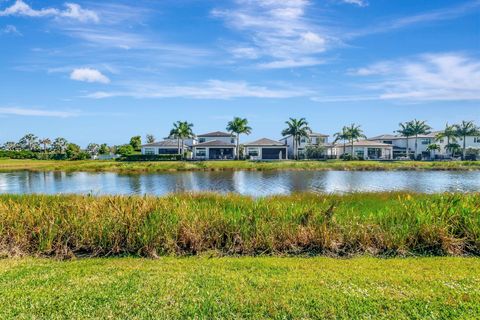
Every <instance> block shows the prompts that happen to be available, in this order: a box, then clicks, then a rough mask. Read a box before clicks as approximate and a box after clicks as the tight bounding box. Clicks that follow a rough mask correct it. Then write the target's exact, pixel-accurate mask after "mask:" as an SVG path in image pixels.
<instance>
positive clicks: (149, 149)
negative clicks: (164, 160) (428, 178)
mask: <svg viewBox="0 0 480 320" xmlns="http://www.w3.org/2000/svg"><path fill="white" fill-rule="evenodd" d="M180 143H181V142H180ZM180 147H181V146H180ZM178 148H179V144H178V141H177V140H176V139H175V140H174V139H165V140H163V141H159V142H154V143H147V144H144V145H142V154H145V155H160V154H178ZM183 150H184V151H186V150H190V148H189V146H188V145H187V144H185V143H184V145H183Z"/></svg>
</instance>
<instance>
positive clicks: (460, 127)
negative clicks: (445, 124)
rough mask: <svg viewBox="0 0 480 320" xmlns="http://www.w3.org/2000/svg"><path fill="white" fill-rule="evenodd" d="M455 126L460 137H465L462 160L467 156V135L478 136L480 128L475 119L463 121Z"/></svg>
mask: <svg viewBox="0 0 480 320" xmlns="http://www.w3.org/2000/svg"><path fill="white" fill-rule="evenodd" d="M455 128H456V129H457V134H458V136H459V137H462V138H463V148H462V149H463V151H462V160H465V156H466V150H467V145H466V140H467V136H476V135H480V129H479V128H478V127H477V126H476V125H475V124H474V123H473V121H465V120H464V121H462V123H460V124H456V125H455Z"/></svg>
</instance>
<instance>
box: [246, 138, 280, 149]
mask: <svg viewBox="0 0 480 320" xmlns="http://www.w3.org/2000/svg"><path fill="white" fill-rule="evenodd" d="M245 146H281V147H286V145H285V144H284V143H282V142H280V141H276V140H272V139H268V138H262V139H258V140H256V141H252V142H249V143H245Z"/></svg>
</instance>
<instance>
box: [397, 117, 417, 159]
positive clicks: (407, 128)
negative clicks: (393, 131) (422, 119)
mask: <svg viewBox="0 0 480 320" xmlns="http://www.w3.org/2000/svg"><path fill="white" fill-rule="evenodd" d="M398 125H399V126H400V130H397V132H398V133H400V135H401V136H402V137H405V139H406V141H407V148H406V151H405V154H406V156H407V158H408V159H410V149H409V148H408V145H409V143H408V142H409V140H410V137H411V136H412V135H413V132H412V122H411V121H410V122H403V123H399V124H398Z"/></svg>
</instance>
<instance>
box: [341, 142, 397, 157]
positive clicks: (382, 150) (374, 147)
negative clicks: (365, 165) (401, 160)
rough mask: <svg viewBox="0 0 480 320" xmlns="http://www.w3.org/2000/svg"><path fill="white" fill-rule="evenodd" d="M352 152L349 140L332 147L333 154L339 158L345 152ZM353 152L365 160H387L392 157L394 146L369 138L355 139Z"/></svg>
mask: <svg viewBox="0 0 480 320" xmlns="http://www.w3.org/2000/svg"><path fill="white" fill-rule="evenodd" d="M351 153H352V145H351V144H350V143H349V142H347V143H346V144H345V145H344V144H343V143H340V144H335V145H334V146H333V148H332V155H336V156H337V158H339V157H341V156H342V155H343V154H351ZM353 154H354V155H355V156H356V157H359V158H363V159H365V160H376V159H385V160H387V159H392V156H393V146H392V145H391V144H387V143H382V142H376V141H369V140H360V141H354V142H353Z"/></svg>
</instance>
